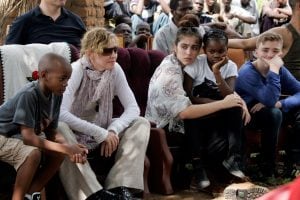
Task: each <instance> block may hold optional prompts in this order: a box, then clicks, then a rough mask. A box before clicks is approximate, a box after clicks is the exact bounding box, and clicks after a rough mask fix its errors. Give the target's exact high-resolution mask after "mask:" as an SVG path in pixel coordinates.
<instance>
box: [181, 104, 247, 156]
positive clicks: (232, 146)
mask: <svg viewBox="0 0 300 200" xmlns="http://www.w3.org/2000/svg"><path fill="white" fill-rule="evenodd" d="M184 127H185V136H186V143H187V144H186V146H187V148H188V150H189V153H190V156H191V158H202V157H203V156H204V154H206V155H209V156H213V154H214V153H218V152H220V151H221V150H222V149H224V147H227V152H226V154H227V155H226V156H227V158H229V157H231V156H235V157H236V158H238V157H241V156H242V151H241V149H242V148H241V146H242V138H243V137H242V128H243V121H242V110H241V109H240V108H231V109H226V110H223V111H219V112H217V113H214V114H212V115H209V116H206V117H201V118H197V119H187V120H184Z"/></svg>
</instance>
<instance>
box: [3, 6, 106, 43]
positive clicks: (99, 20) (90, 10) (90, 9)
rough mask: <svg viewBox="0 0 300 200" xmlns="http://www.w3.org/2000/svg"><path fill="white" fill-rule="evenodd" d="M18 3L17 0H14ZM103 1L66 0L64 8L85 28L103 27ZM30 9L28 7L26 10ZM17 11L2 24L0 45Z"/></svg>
mask: <svg viewBox="0 0 300 200" xmlns="http://www.w3.org/2000/svg"><path fill="white" fill-rule="evenodd" d="M16 1H19V0H16ZM103 5H104V0H68V1H67V4H66V8H67V9H69V10H71V11H72V12H74V13H76V14H77V15H79V16H80V17H81V18H82V20H83V22H84V23H85V25H86V27H87V28H88V29H89V28H92V27H95V26H103V25H104V17H103V16H104V7H103ZM31 8H32V7H28V9H27V10H29V9H31ZM18 12H19V11H17V10H16V11H14V12H12V13H11V14H10V15H9V16H8V17H7V18H5V20H3V22H1V27H2V28H0V45H1V44H3V41H4V38H5V34H6V27H7V25H9V24H11V22H12V21H13V20H14V19H15V17H16V16H18Z"/></svg>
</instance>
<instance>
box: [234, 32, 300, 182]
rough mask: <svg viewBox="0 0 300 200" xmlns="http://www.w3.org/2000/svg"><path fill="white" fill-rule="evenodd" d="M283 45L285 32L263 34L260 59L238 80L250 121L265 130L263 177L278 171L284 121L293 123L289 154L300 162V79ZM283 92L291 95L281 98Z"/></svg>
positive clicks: (258, 47) (258, 49) (243, 69)
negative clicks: (287, 63)
mask: <svg viewBox="0 0 300 200" xmlns="http://www.w3.org/2000/svg"><path fill="white" fill-rule="evenodd" d="M282 47H283V40H282V37H281V35H279V34H277V33H273V32H267V33H263V34H261V35H260V36H259V37H258V39H257V42H256V50H255V56H256V57H257V60H255V61H253V62H247V63H245V64H244V65H243V66H242V67H241V69H240V70H239V76H238V78H237V82H236V92H237V93H239V95H240V96H241V97H242V98H243V99H244V100H245V102H246V104H247V106H248V108H249V110H250V113H251V116H252V120H251V123H250V124H251V125H254V126H255V127H258V128H260V130H262V133H263V134H262V137H261V145H262V150H261V156H262V159H261V163H260V167H261V173H262V176H263V177H270V176H273V175H274V173H275V156H276V151H275V150H276V145H277V137H278V132H279V129H280V126H281V123H282V121H283V120H289V123H290V124H291V125H292V135H291V137H292V139H291V141H292V142H291V143H290V144H289V145H288V147H289V153H290V155H291V156H292V157H293V160H292V161H293V162H294V163H295V164H297V165H299V164H300V156H299V151H300V145H299V142H300V135H299V131H300V121H299V119H300V112H299V110H300V82H299V81H297V80H296V78H295V77H294V76H293V75H292V74H291V73H290V72H289V71H288V70H287V69H286V68H285V67H284V63H283V61H282V58H281V56H282ZM281 94H287V95H290V96H288V97H287V98H285V99H280V96H281Z"/></svg>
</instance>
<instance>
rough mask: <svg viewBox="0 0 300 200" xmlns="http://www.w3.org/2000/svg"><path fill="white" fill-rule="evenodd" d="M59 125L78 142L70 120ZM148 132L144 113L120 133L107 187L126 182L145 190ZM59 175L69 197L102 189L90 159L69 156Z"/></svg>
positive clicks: (80, 198)
mask: <svg viewBox="0 0 300 200" xmlns="http://www.w3.org/2000/svg"><path fill="white" fill-rule="evenodd" d="M58 128H59V131H60V132H61V133H62V135H63V136H64V137H65V139H66V141H67V142H68V143H70V144H74V143H77V141H76V139H75V136H74V134H73V132H72V131H71V129H70V128H69V127H68V125H67V124H65V123H59V127H58ZM149 135H150V124H149V122H148V121H147V120H146V119H145V118H142V117H139V118H138V119H136V120H135V121H134V122H133V123H132V124H131V125H130V126H129V127H128V128H127V129H125V130H124V131H123V132H122V133H120V134H119V136H120V143H119V146H118V149H117V152H116V157H115V163H114V165H113V167H112V168H111V170H110V171H109V173H108V175H107V178H106V180H105V188H106V189H111V188H115V187H120V186H125V187H129V188H135V189H139V190H144V180H143V173H144V160H145V153H146V149H147V145H148V141H149ZM59 175H60V179H61V181H62V184H63V186H64V189H65V191H66V193H67V195H68V198H69V199H70V200H84V199H86V198H87V197H88V196H90V195H91V194H93V193H95V192H97V191H99V190H101V189H102V186H101V185H100V184H99V182H98V181H97V178H96V175H95V173H94V172H93V170H92V169H91V167H90V165H89V164H88V163H85V164H74V163H72V162H71V161H70V160H69V159H68V158H66V159H65V160H64V162H63V163H62V165H61V167H60V171H59Z"/></svg>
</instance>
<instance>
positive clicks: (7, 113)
mask: <svg viewBox="0 0 300 200" xmlns="http://www.w3.org/2000/svg"><path fill="white" fill-rule="evenodd" d="M61 101H62V96H56V95H54V94H52V95H50V97H46V96H45V95H44V94H43V93H42V91H41V90H40V87H39V85H38V82H37V81H34V82H31V83H28V84H26V85H25V86H24V87H23V88H22V89H21V90H20V91H19V92H17V94H16V95H14V97H12V98H11V99H9V100H7V101H6V102H5V103H4V104H2V105H1V106H0V134H1V135H4V136H6V137H11V136H13V135H16V134H20V126H21V125H24V126H27V127H30V128H34V129H35V130H36V134H39V133H37V130H40V128H41V126H44V127H47V129H56V127H57V124H58V116H59V110H60V105H61ZM47 129H46V130H47ZM46 130H45V134H46V135H47V131H46Z"/></svg>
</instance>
